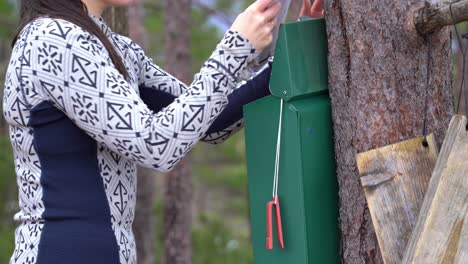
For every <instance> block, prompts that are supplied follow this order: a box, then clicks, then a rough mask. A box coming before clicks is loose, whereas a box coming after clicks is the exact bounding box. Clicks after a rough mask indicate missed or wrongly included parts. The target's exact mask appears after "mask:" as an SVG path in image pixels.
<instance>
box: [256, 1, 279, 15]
mask: <svg viewBox="0 0 468 264" xmlns="http://www.w3.org/2000/svg"><path fill="white" fill-rule="evenodd" d="M274 2H277V0H257V1H255V3H253V4H252V5H251V7H252V8H255V9H256V10H258V11H262V12H263V11H265V9H267V7H268V6H270V5H271V4H273V3H274Z"/></svg>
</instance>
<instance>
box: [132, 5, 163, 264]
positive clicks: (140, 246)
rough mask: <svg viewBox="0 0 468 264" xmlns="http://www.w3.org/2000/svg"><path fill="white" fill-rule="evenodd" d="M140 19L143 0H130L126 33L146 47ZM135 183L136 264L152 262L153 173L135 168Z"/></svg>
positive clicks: (153, 243) (153, 242) (142, 24)
mask: <svg viewBox="0 0 468 264" xmlns="http://www.w3.org/2000/svg"><path fill="white" fill-rule="evenodd" d="M144 18H145V12H144V9H143V0H134V1H133V2H132V4H131V5H130V6H129V7H128V28H129V35H130V38H131V39H132V40H133V41H135V42H136V43H138V44H139V45H140V46H141V47H142V48H145V47H146V40H147V38H146V35H145V26H144ZM137 182H138V184H137V204H136V209H135V221H134V222H133V231H134V234H135V241H136V246H137V256H138V263H139V264H154V263H155V261H156V257H155V247H156V246H155V244H156V232H155V221H156V220H155V198H156V197H155V192H156V172H155V171H154V170H152V169H148V168H144V167H138V174H137Z"/></svg>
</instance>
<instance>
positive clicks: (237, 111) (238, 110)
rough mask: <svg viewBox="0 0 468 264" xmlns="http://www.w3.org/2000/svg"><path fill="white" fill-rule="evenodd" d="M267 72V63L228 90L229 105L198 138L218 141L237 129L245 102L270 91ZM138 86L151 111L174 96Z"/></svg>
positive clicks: (211, 141) (161, 107)
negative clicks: (234, 87) (233, 88)
mask: <svg viewBox="0 0 468 264" xmlns="http://www.w3.org/2000/svg"><path fill="white" fill-rule="evenodd" d="M270 74H271V65H270V64H268V65H267V66H266V67H265V68H264V69H262V70H261V71H260V72H258V73H257V74H256V75H255V76H254V77H253V78H252V79H250V80H248V81H245V82H243V83H242V84H241V85H239V86H238V87H237V88H236V89H235V90H234V92H232V93H231V94H229V95H228V105H227V106H226V108H225V109H224V110H223V111H222V112H221V113H220V114H219V116H218V117H217V118H216V120H215V121H214V122H213V123H212V124H211V125H210V128H209V129H208V131H207V132H206V135H205V136H204V137H203V138H202V139H201V140H202V141H203V142H206V143H210V144H220V143H223V142H224V141H225V140H227V139H228V138H230V137H231V136H232V135H234V134H235V133H236V132H237V131H239V130H240V129H241V128H242V127H243V117H244V115H243V107H244V105H246V104H248V103H251V102H253V101H255V100H257V99H260V98H263V97H265V96H267V95H270V90H269V83H270ZM139 90H140V97H141V99H142V100H143V102H145V104H146V105H147V106H148V107H149V108H150V109H151V110H153V111H161V109H163V108H164V107H166V106H168V105H169V104H170V103H171V102H173V101H174V100H175V99H176V98H177V97H176V96H174V95H172V94H169V93H167V92H164V91H161V90H158V89H153V88H148V87H145V86H141V85H140V87H139Z"/></svg>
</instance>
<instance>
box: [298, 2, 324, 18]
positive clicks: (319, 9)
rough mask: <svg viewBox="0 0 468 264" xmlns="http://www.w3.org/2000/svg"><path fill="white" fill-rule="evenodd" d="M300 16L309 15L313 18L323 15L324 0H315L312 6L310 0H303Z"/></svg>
mask: <svg viewBox="0 0 468 264" xmlns="http://www.w3.org/2000/svg"><path fill="white" fill-rule="evenodd" d="M299 16H309V17H312V18H319V17H323V0H315V1H314V4H313V5H312V7H311V4H310V0H303V1H302V8H301V13H300V15H299Z"/></svg>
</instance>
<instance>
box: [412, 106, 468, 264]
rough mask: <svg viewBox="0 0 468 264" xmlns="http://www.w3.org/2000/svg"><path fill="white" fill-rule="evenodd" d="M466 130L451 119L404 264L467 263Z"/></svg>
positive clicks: (463, 124)
mask: <svg viewBox="0 0 468 264" xmlns="http://www.w3.org/2000/svg"><path fill="white" fill-rule="evenodd" d="M466 126H467V119H466V117H464V116H460V115H457V116H455V117H453V119H452V121H451V123H450V126H449V129H448V131H447V135H446V138H445V141H444V144H443V146H442V149H441V153H440V155H439V159H438V160H437V163H436V167H435V169H434V173H433V174H432V178H431V181H430V183H429V187H428V190H427V194H426V197H425V198H424V203H423V206H422V208H421V212H420V214H419V218H418V222H417V224H416V227H415V229H414V232H413V234H412V236H411V240H410V242H409V243H408V248H407V250H406V253H405V256H404V259H403V263H421V264H423V263H424V264H425V263H441V264H445V263H447V264H448V263H450V264H451V263H460V264H461V263H468V218H467V211H468V132H467V130H466Z"/></svg>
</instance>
